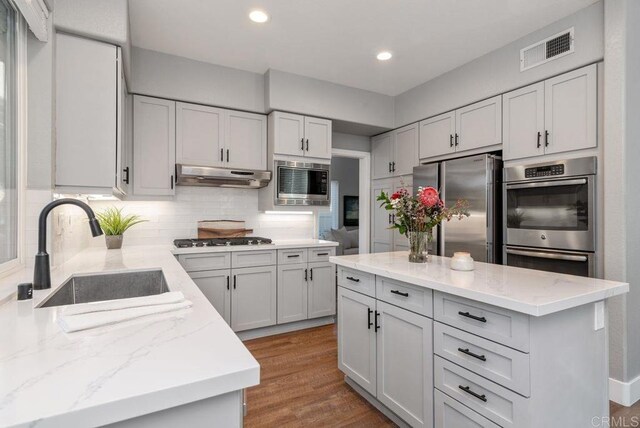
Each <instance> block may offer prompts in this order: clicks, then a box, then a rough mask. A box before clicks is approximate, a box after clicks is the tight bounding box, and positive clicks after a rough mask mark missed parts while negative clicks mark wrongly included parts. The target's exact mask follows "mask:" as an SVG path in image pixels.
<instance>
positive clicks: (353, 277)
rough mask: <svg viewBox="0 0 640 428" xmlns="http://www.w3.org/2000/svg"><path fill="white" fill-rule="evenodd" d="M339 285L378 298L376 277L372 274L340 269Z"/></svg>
mask: <svg viewBox="0 0 640 428" xmlns="http://www.w3.org/2000/svg"><path fill="white" fill-rule="evenodd" d="M338 285H341V286H343V287H346V288H350V289H351V290H355V291H357V292H360V293H363V294H366V295H367V296H371V297H376V280H375V275H373V274H370V273H366V272H361V271H359V270H353V269H349V268H344V267H338Z"/></svg>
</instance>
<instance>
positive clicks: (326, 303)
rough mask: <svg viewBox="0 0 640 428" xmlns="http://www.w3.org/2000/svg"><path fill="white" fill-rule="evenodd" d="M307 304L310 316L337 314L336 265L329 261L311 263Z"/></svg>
mask: <svg viewBox="0 0 640 428" xmlns="http://www.w3.org/2000/svg"><path fill="white" fill-rule="evenodd" d="M309 251H311V250H309ZM307 305H308V306H307V311H308V312H307V316H308V318H318V317H326V316H330V315H335V313H336V267H335V265H333V264H331V263H328V262H316V263H309V290H308V300H307Z"/></svg>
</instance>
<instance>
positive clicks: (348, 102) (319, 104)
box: [265, 70, 394, 127]
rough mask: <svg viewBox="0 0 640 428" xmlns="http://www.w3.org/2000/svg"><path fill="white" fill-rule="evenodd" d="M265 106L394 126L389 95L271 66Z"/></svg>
mask: <svg viewBox="0 0 640 428" xmlns="http://www.w3.org/2000/svg"><path fill="white" fill-rule="evenodd" d="M265 78H266V86H265V89H266V96H265V102H266V109H267V110H268V111H271V110H285V111H292V112H296V113H302V114H307V115H309V116H319V117H325V118H328V119H340V120H344V121H347V122H354V123H360V124H365V125H374V126H380V127H393V108H394V107H393V105H394V99H393V97H390V96H388V95H382V94H378V93H375V92H370V91H365V90H362V89H356V88H351V87H348V86H343V85H338V84H335V83H330V82H326V81H323V80H318V79H313V78H310V77H305V76H300V75H297V74H292V73H286V72H284V71H279V70H269V71H268V72H267V73H266V74H265Z"/></svg>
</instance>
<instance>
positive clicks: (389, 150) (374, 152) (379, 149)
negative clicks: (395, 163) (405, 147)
mask: <svg viewBox="0 0 640 428" xmlns="http://www.w3.org/2000/svg"><path fill="white" fill-rule="evenodd" d="M394 138H395V134H394V133H393V132H387V133H386V134H381V135H377V136H375V137H373V138H372V139H371V165H372V166H371V178H373V179H377V178H387V177H391V176H392V175H393V173H392V172H391V162H392V158H393V144H394Z"/></svg>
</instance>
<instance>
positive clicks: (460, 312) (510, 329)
mask: <svg viewBox="0 0 640 428" xmlns="http://www.w3.org/2000/svg"><path fill="white" fill-rule="evenodd" d="M433 318H434V319H435V320H437V321H440V322H442V323H444V324H448V325H452V326H454V327H457V328H459V329H461V330H465V331H468V332H470V333H473V334H477V335H478V336H482V337H484V338H486V339H489V340H493V341H494V342H498V343H502V344H504V345H507V346H509V347H511V348H515V349H519V350H521V351H524V352H529V316H528V315H525V314H521V313H518V312H513V311H510V310H507V309H502V308H498V307H496V306H492V305H487V304H485V303H480V302H476V301H474V300H469V299H465V298H462V297H457V296H453V295H451V294H446V293H441V292H435V293H434V296H433Z"/></svg>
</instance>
